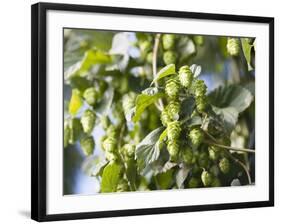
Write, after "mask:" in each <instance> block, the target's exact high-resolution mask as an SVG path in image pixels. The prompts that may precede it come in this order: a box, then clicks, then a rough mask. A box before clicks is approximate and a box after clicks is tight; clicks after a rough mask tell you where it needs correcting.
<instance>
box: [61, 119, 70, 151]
mask: <svg viewBox="0 0 281 224" xmlns="http://www.w3.org/2000/svg"><path fill="white" fill-rule="evenodd" d="M69 138H70V128H69V124H68V122H67V121H64V128H63V147H64V148H66V147H67V146H68V143H69Z"/></svg>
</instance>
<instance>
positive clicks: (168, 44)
mask: <svg viewBox="0 0 281 224" xmlns="http://www.w3.org/2000/svg"><path fill="white" fill-rule="evenodd" d="M175 40H176V36H175V35H174V34H164V35H163V36H162V44H163V48H164V49H165V50H171V49H173V48H174V46H175Z"/></svg>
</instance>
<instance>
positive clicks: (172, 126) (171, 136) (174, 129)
mask: <svg viewBox="0 0 281 224" xmlns="http://www.w3.org/2000/svg"><path fill="white" fill-rule="evenodd" d="M180 132H181V127H180V122H179V121H172V122H170V123H168V127H167V135H168V140H170V141H173V140H177V139H178V138H179V136H180Z"/></svg>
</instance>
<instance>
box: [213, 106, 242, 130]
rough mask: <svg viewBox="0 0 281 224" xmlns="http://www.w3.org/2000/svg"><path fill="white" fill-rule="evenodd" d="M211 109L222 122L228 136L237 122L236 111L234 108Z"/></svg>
mask: <svg viewBox="0 0 281 224" xmlns="http://www.w3.org/2000/svg"><path fill="white" fill-rule="evenodd" d="M212 108H213V111H214V112H215V113H216V114H217V115H218V116H219V117H220V120H221V121H222V122H223V127H224V129H225V130H226V132H227V133H228V134H230V133H231V131H232V130H233V128H234V127H235V125H236V123H237V121H238V115H239V113H238V111H237V110H236V109H235V108H234V107H225V108H217V107H215V106H213V107H212Z"/></svg>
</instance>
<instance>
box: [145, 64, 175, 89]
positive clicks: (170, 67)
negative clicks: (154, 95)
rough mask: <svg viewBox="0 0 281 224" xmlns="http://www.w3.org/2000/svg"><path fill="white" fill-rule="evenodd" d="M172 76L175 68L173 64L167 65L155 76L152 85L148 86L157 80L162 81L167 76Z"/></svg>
mask: <svg viewBox="0 0 281 224" xmlns="http://www.w3.org/2000/svg"><path fill="white" fill-rule="evenodd" d="M172 74H176V66H175V65H174V64H169V65H167V66H165V67H164V68H162V69H161V70H160V71H159V72H158V73H157V74H156V76H155V78H154V79H153V81H152V83H151V84H150V86H151V85H152V84H153V83H154V82H156V81H158V80H159V79H162V78H164V77H166V76H168V75H172Z"/></svg>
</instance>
